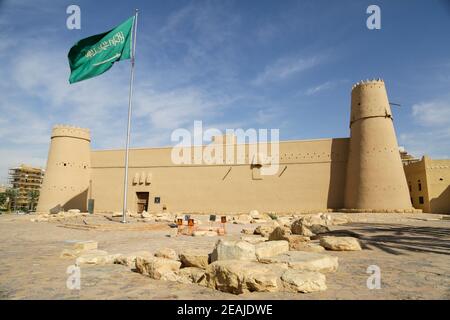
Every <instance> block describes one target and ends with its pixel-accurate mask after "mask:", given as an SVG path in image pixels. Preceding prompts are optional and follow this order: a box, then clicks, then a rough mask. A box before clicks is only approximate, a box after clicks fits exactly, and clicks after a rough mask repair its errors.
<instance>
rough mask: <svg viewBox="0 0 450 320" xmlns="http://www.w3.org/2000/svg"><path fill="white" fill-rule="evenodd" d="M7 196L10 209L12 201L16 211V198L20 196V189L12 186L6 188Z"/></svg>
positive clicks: (9, 208)
mask: <svg viewBox="0 0 450 320" xmlns="http://www.w3.org/2000/svg"><path fill="white" fill-rule="evenodd" d="M5 193H6V196H7V197H8V198H9V201H8V211H11V203H14V211H16V199H17V197H18V196H19V189H15V188H10V189H7V190H6V192H5Z"/></svg>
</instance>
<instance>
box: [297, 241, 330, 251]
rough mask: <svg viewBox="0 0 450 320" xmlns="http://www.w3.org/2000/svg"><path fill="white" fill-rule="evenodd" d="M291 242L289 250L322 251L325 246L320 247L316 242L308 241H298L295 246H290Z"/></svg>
mask: <svg viewBox="0 0 450 320" xmlns="http://www.w3.org/2000/svg"><path fill="white" fill-rule="evenodd" d="M290 244H291V243H289V250H292V251H306V252H319V253H320V252H324V251H325V248H324V247H322V246H321V245H320V244H318V243H310V242H300V243H296V244H295V246H292V247H291V246H290Z"/></svg>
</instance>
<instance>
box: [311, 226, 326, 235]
mask: <svg viewBox="0 0 450 320" xmlns="http://www.w3.org/2000/svg"><path fill="white" fill-rule="evenodd" d="M308 229H309V230H310V231H311V232H312V233H314V234H322V233H327V232H330V229H329V228H328V227H327V226H324V225H321V224H313V225H311V226H309V227H308Z"/></svg>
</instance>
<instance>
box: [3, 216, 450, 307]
mask: <svg viewBox="0 0 450 320" xmlns="http://www.w3.org/2000/svg"><path fill="white" fill-rule="evenodd" d="M349 216H350V217H351V218H352V220H353V222H352V223H351V224H347V225H341V226H335V227H331V229H332V231H333V233H335V234H337V235H352V236H356V237H358V238H359V239H360V240H361V242H362V244H363V247H364V250H363V251H359V252H328V254H332V255H336V256H338V257H339V269H338V271H337V272H336V273H331V274H327V286H328V290H327V291H325V292H318V293H311V294H300V293H298V294H295V293H285V292H283V293H247V294H243V295H239V296H235V295H232V294H227V293H222V292H218V291H214V290H212V289H208V288H204V287H200V286H197V285H186V284H178V283H173V282H164V281H157V280H153V279H150V278H147V277H145V276H142V275H141V274H138V273H135V272H132V271H130V270H129V268H127V267H124V266H121V265H107V266H82V267H81V290H69V289H67V287H66V280H67V277H68V274H66V269H67V267H68V266H69V265H71V264H72V263H73V259H61V258H59V255H60V253H61V251H62V250H63V249H64V248H68V247H70V246H71V244H70V241H73V240H95V241H98V243H99V249H101V250H106V251H108V252H109V253H128V252H133V251H139V250H148V251H150V252H154V251H156V250H157V249H159V248H161V247H170V248H173V249H175V250H177V251H182V250H183V249H184V248H188V247H189V248H204V249H208V250H212V249H213V247H214V243H215V242H216V240H217V239H218V237H189V236H179V237H168V236H167V235H168V234H169V233H170V231H171V230H170V228H169V227H168V226H167V225H166V224H164V223H143V222H139V223H138V222H132V223H130V225H132V224H133V223H134V224H140V225H142V224H146V225H154V228H152V230H144V231H124V230H120V229H119V230H114V231H100V230H90V231H85V230H76V229H67V228H63V227H61V223H57V222H39V223H37V222H30V216H14V215H1V216H0V299H236V298H239V299H450V220H440V219H438V218H439V216H436V215H429V214H362V213H361V214H349ZM84 219H85V220H86V221H87V222H88V223H89V224H95V223H109V224H110V225H118V226H123V225H121V224H118V223H115V222H111V221H107V220H106V219H105V218H104V217H103V216H100V215H95V216H94V217H93V216H90V217H88V218H84ZM227 226H228V228H227V231H228V234H227V235H226V236H225V237H226V238H229V239H237V238H238V237H239V236H240V234H239V232H240V230H241V229H242V228H243V227H255V226H256V225H254V224H253V225H232V224H228V225H227ZM118 228H119V227H118ZM369 265H377V266H379V267H380V268H381V276H382V282H381V289H379V290H369V289H368V288H367V286H366V280H367V278H368V276H369V274H367V273H366V269H367V267H368V266H369Z"/></svg>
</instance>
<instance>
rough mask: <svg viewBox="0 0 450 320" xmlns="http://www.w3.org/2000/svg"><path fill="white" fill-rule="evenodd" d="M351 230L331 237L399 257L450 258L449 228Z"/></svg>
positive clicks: (364, 227) (354, 227)
mask: <svg viewBox="0 0 450 320" xmlns="http://www.w3.org/2000/svg"><path fill="white" fill-rule="evenodd" d="M348 226H351V227H352V230H351V231H350V230H335V231H331V232H329V233H327V235H333V236H351V237H355V238H358V239H361V240H363V242H364V243H363V246H364V249H369V250H371V249H372V248H373V247H376V248H379V249H380V250H383V251H385V252H387V253H391V254H395V255H401V254H404V253H405V252H404V251H414V252H429V253H437V254H445V255H450V229H449V228H437V227H417V226H409V225H389V224H367V223H352V224H349V225H348Z"/></svg>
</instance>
